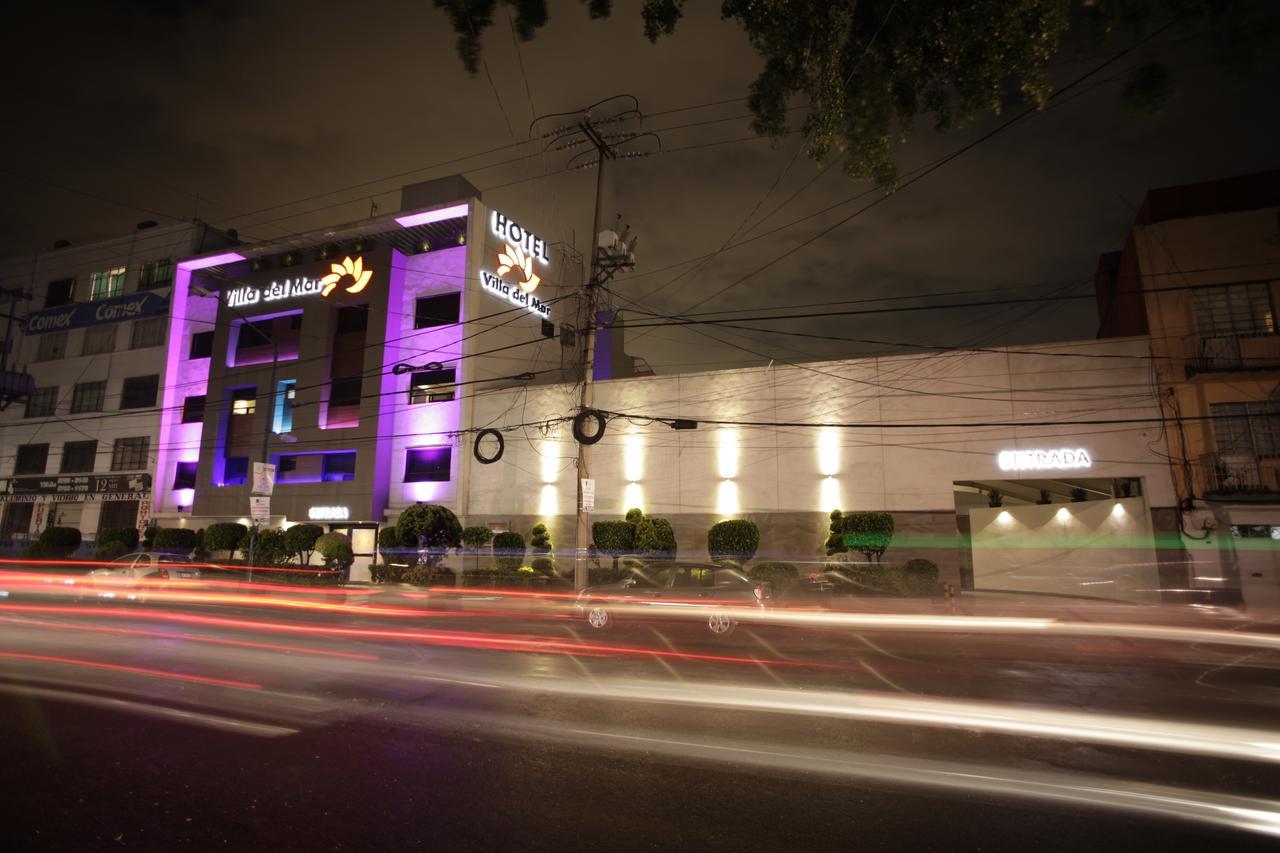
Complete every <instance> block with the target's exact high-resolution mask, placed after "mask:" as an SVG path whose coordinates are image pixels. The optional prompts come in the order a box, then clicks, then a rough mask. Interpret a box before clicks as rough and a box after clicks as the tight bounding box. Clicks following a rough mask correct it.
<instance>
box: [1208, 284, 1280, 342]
mask: <svg viewBox="0 0 1280 853" xmlns="http://www.w3.org/2000/svg"><path fill="white" fill-rule="evenodd" d="M1191 304H1192V306H1193V307H1194V310H1195V315H1196V328H1197V329H1198V330H1199V332H1200V334H1201V335H1204V336H1206V337H1219V336H1226V335H1274V334H1275V332H1276V318H1275V313H1274V310H1273V309H1272V307H1271V285H1269V284H1236V285H1231V286H1229V287H1197V288H1195V289H1194V290H1192V291H1191Z"/></svg>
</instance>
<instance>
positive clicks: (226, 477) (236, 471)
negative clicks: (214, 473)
mask: <svg viewBox="0 0 1280 853" xmlns="http://www.w3.org/2000/svg"><path fill="white" fill-rule="evenodd" d="M247 482H249V457H248V456H228V457H227V463H226V467H225V468H224V469H223V472H222V483H223V485H226V486H243V485H244V484H245V483H247Z"/></svg>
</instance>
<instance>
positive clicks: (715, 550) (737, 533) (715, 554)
mask: <svg viewBox="0 0 1280 853" xmlns="http://www.w3.org/2000/svg"><path fill="white" fill-rule="evenodd" d="M759 547H760V528H759V527H756V523H755V522H754V521H747V520H745V519H740V518H731V519H729V520H727V521H718V522H716V523H715V524H713V525H711V529H710V530H708V531H707V553H708V554H710V555H711V559H712V560H715V561H717V562H719V561H720V560H735V561H737V562H740V563H745V562H746V561H747V560H750V559H751V558H752V557H754V556H755V555H756V549H758V548H759Z"/></svg>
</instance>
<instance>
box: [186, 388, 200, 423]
mask: <svg viewBox="0 0 1280 853" xmlns="http://www.w3.org/2000/svg"><path fill="white" fill-rule="evenodd" d="M204 401H205V395H204V394H200V395H199V396H195V397H188V398H186V399H185V400H183V401H182V422H183V423H184V424H198V423H200V422H201V421H203V420H204Z"/></svg>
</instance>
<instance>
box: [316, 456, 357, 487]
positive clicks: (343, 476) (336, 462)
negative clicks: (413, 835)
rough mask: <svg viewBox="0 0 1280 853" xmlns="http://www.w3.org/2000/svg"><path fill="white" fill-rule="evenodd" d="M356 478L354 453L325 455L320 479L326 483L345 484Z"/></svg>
mask: <svg viewBox="0 0 1280 853" xmlns="http://www.w3.org/2000/svg"><path fill="white" fill-rule="evenodd" d="M355 478H356V452H355V451H354V450H352V451H349V452H344V453H326V454H325V455H324V468H323V470H322V472H321V474H320V479H321V480H323V481H324V482H326V483H347V482H350V481H352V480H354V479H355Z"/></svg>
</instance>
